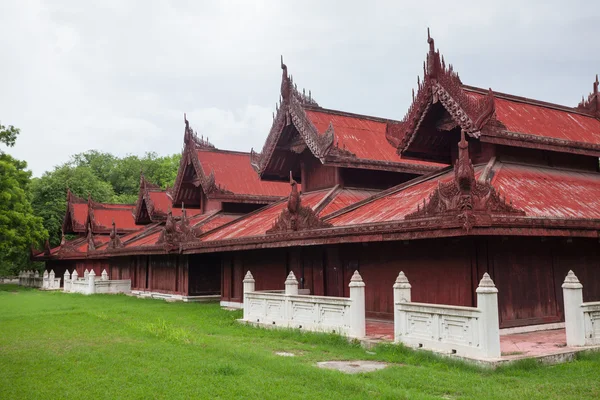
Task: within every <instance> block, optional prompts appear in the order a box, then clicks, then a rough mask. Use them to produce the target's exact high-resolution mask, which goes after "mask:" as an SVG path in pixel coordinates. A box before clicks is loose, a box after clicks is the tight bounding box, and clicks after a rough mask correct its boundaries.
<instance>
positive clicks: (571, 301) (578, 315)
mask: <svg viewBox="0 0 600 400" xmlns="http://www.w3.org/2000/svg"><path fill="white" fill-rule="evenodd" d="M562 289H563V298H564V302H565V331H566V333H567V346H569V347H571V346H584V345H585V322H584V318H583V309H582V308H581V305H582V304H583V285H582V284H581V282H579V279H578V278H577V276H575V274H574V273H573V271H569V273H568V274H567V276H566V277H565V281H564V283H563V284H562Z"/></svg>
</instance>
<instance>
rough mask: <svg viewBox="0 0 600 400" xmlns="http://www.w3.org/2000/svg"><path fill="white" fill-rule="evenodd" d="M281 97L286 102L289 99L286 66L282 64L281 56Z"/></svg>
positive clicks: (288, 81) (288, 78)
mask: <svg viewBox="0 0 600 400" xmlns="http://www.w3.org/2000/svg"><path fill="white" fill-rule="evenodd" d="M281 70H282V72H281V97H282V98H283V100H285V101H287V100H289V98H290V94H291V92H290V77H289V76H288V70H287V65H285V64H284V63H283V55H282V56H281Z"/></svg>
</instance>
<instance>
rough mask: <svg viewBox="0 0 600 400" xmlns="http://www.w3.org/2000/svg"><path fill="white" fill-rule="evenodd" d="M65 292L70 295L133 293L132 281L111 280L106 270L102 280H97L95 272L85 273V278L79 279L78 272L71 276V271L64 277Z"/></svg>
mask: <svg viewBox="0 0 600 400" xmlns="http://www.w3.org/2000/svg"><path fill="white" fill-rule="evenodd" d="M64 282H65V284H64V291H65V292H68V293H81V294H116V293H131V280H130V279H124V280H110V279H108V274H107V273H106V270H104V271H102V275H101V277H100V279H97V277H96V274H95V273H94V271H90V272H88V270H86V271H85V273H84V277H83V278H79V276H78V275H77V271H76V270H73V274H72V275H71V276H69V271H66V272H65V276H64Z"/></svg>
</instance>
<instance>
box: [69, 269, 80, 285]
mask: <svg viewBox="0 0 600 400" xmlns="http://www.w3.org/2000/svg"><path fill="white" fill-rule="evenodd" d="M77 279H79V274H78V273H77V270H76V269H73V273H72V274H71V283H73V282H75V281H76V280H77Z"/></svg>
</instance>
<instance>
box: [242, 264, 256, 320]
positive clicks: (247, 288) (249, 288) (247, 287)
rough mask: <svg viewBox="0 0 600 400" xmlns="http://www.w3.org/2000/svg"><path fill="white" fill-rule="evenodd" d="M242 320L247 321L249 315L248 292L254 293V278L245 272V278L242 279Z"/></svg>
mask: <svg viewBox="0 0 600 400" xmlns="http://www.w3.org/2000/svg"><path fill="white" fill-rule="evenodd" d="M243 282H244V298H243V301H244V320H246V321H247V320H248V314H249V313H250V304H249V302H248V297H247V294H248V293H250V292H254V290H255V289H254V288H255V283H256V281H255V280H254V277H253V276H252V273H251V272H250V271H248V272H246V276H245V277H244V281H243Z"/></svg>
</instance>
